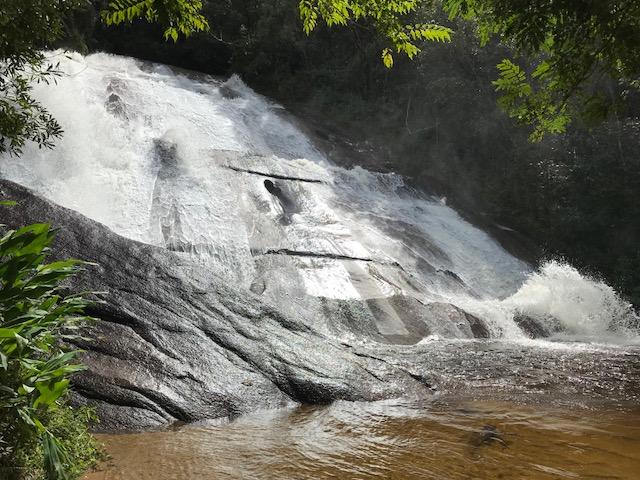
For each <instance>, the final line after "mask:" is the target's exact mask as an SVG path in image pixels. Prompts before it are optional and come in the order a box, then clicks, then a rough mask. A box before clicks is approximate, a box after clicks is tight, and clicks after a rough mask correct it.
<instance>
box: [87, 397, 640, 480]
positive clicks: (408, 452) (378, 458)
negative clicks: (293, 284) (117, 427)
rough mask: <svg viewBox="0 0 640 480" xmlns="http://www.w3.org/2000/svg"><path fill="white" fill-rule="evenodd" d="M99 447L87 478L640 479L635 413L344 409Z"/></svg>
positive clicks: (506, 406) (449, 404)
mask: <svg viewBox="0 0 640 480" xmlns="http://www.w3.org/2000/svg"><path fill="white" fill-rule="evenodd" d="M100 439H101V440H102V441H103V442H104V443H105V444H106V446H107V450H108V452H109V453H110V455H111V456H112V458H111V460H110V461H109V462H107V464H106V465H104V466H103V469H102V471H99V472H96V473H93V474H91V475H89V476H88V477H87V480H145V479H149V480H151V479H153V480H183V479H184V480H187V479H188V480H196V479H203V480H209V479H211V480H214V479H295V480H304V479H314V480H315V479H324V478H336V479H378V478H380V479H438V480H443V479H536V480H539V479H558V478H580V479H603V478H607V479H637V478H640V407H638V406H637V405H636V406H632V407H630V408H627V409H623V410H618V409H617V410H613V409H606V408H590V409H586V408H580V409H577V408H576V409H557V408H554V407H540V406H537V407H532V406H522V405H517V404H514V403H498V402H488V401H466V400H465V401H448V400H443V399H439V400H436V401H435V402H433V403H431V404H428V405H425V404H424V403H423V404H421V405H416V404H408V403H400V402H398V401H395V402H378V403H350V402H337V403H334V404H333V405H330V406H326V407H299V408H295V409H290V410H279V411H269V412H258V413H255V414H252V415H248V416H244V417H241V418H238V419H236V420H234V421H232V422H229V423H225V424H217V425H197V426H193V425H191V426H185V427H183V428H180V429H178V430H173V431H162V432H153V433H142V434H128V435H101V436H100Z"/></svg>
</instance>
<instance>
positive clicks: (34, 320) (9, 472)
mask: <svg viewBox="0 0 640 480" xmlns="http://www.w3.org/2000/svg"><path fill="white" fill-rule="evenodd" d="M53 238H54V232H53V231H52V230H51V228H50V226H49V225H47V224H34V225H29V226H26V227H23V228H20V229H18V230H9V231H7V232H6V233H5V234H4V236H2V237H1V238H0V478H3V479H4V478H8V479H28V478H47V479H49V480H66V479H71V478H77V477H78V476H79V475H80V473H82V472H81V470H82V469H84V468H85V467H86V466H87V465H89V464H91V463H93V462H94V461H95V460H96V459H97V451H98V450H97V448H96V444H95V442H94V441H93V440H91V437H90V436H89V434H88V433H87V426H88V423H89V420H90V419H91V416H90V414H89V413H88V411H87V410H73V409H70V407H68V406H67V405H66V403H65V399H66V397H67V394H68V388H69V381H70V376H71V375H72V374H73V373H75V372H78V371H79V370H82V369H83V366H82V365H80V364H79V363H77V355H78V353H79V352H78V351H76V350H73V349H71V348H69V346H68V342H69V341H70V340H73V339H74V338H78V337H77V335H78V333H77V329H78V328H79V327H80V325H81V324H82V323H84V322H86V321H87V320H88V319H89V318H88V317H86V316H84V314H83V311H84V308H85V307H86V306H87V305H88V301H87V300H86V299H85V298H83V296H82V295H64V294H63V290H62V289H61V282H63V281H64V280H65V279H67V278H69V277H70V276H72V275H73V274H74V273H76V272H77V271H78V269H79V268H80V267H81V265H82V262H80V261H78V260H64V261H58V262H53V263H49V264H47V263H45V259H46V255H47V252H48V248H49V245H50V244H51V242H52V240H53ZM82 444H84V446H83V445H82ZM38 472H39V474H38Z"/></svg>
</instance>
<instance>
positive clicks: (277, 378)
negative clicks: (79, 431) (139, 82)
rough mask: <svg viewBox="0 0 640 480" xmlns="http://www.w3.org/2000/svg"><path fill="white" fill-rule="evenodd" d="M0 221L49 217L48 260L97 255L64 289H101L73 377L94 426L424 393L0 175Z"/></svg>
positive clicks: (388, 368)
mask: <svg viewBox="0 0 640 480" xmlns="http://www.w3.org/2000/svg"><path fill="white" fill-rule="evenodd" d="M0 191H1V193H2V197H1V198H6V199H12V200H16V201H17V202H18V206H16V207H0V223H3V224H6V225H7V226H8V227H12V228H13V227H18V226H21V225H25V224H28V223H35V222H49V223H51V224H53V225H54V226H55V227H56V228H57V229H58V235H57V238H56V240H55V243H54V246H53V252H52V259H53V258H65V257H75V258H81V259H83V260H87V261H90V262H95V263H97V264H98V265H99V266H98V267H88V268H87V270H86V271H85V272H83V273H82V274H80V275H79V276H78V277H77V278H75V279H74V280H73V282H72V284H71V285H70V287H71V288H72V290H74V291H80V290H90V291H96V292H104V294H101V295H100V296H101V298H102V299H103V300H104V301H105V302H106V303H105V304H104V305H96V306H95V307H94V308H92V310H91V312H90V313H91V314H92V315H94V316H95V317H96V318H98V319H99V321H98V322H97V323H96V324H95V325H93V326H92V327H91V328H90V331H89V332H88V333H89V336H90V337H91V338H92V340H91V341H89V342H82V343H79V345H78V346H80V347H81V348H83V349H85V350H86V353H85V354H84V358H83V361H84V362H85V363H86V364H87V366H88V370H87V371H86V372H83V373H81V374H79V375H78V376H76V377H75V390H76V392H77V397H78V398H77V401H79V402H90V403H92V404H95V405H96V406H97V409H98V414H99V416H100V417H101V421H102V424H101V428H103V429H106V430H114V429H120V430H121V429H138V428H145V427H154V426H160V425H164V424H168V423H172V422H175V421H184V422H190V421H196V420H200V419H206V418H218V417H229V416H236V415H240V414H242V413H245V412H249V411H252V410H256V409H266V408H274V407H279V406H283V405H286V404H289V403H292V402H302V403H328V402H331V401H333V400H336V399H345V400H377V399H384V398H391V397H398V396H402V395H407V394H409V395H416V394H417V395H421V394H424V393H426V392H427V391H428V389H427V388H426V387H425V385H424V379H416V378H414V376H412V375H411V374H409V373H408V372H407V371H406V370H404V369H403V368H401V367H396V366H393V365H392V364H391V363H389V362H386V361H385V360H384V359H379V358H375V357H374V356H371V355H367V354H363V353H361V352H358V351H356V350H355V349H353V348H352V347H350V346H349V345H345V344H343V343H341V342H339V341H337V340H336V339H334V338H329V337H327V336H326V335H324V334H323V333H320V332H319V331H318V330H316V329H315V328H313V323H312V322H310V321H309V322H305V321H304V319H301V318H296V317H294V316H291V315H285V314H282V313H281V312H279V311H277V310H276V309H275V308H274V307H272V306H270V305H269V304H267V303H265V301H264V299H262V298H261V297H260V296H258V295H256V294H254V293H252V292H251V291H249V290H244V289H241V288H234V286H233V285H228V284H227V282H225V281H223V280H222V279H221V277H219V276H218V275H217V274H216V273H215V272H213V271H211V269H209V268H204V267H202V266H198V265H195V264H193V263H192V262H190V261H189V260H188V259H186V258H185V257H184V256H180V255H178V254H176V253H174V252H171V251H168V250H165V249H160V248H157V247H153V246H150V245H146V244H142V243H138V242H135V241H132V240H129V239H126V238H123V237H120V236H118V235H116V234H115V233H113V232H112V231H110V230H109V229H108V228H106V227H105V226H103V225H101V224H99V223H97V222H95V221H92V220H90V219H88V218H86V217H84V216H82V215H80V214H78V213H76V212H74V211H71V210H68V209H65V208H62V207H60V206H58V205H55V204H53V203H51V202H49V201H47V200H44V199H42V198H40V197H38V196H36V195H35V194H33V193H31V192H30V191H29V190H27V189H26V188H24V187H21V186H19V185H17V184H14V183H11V182H8V181H0Z"/></svg>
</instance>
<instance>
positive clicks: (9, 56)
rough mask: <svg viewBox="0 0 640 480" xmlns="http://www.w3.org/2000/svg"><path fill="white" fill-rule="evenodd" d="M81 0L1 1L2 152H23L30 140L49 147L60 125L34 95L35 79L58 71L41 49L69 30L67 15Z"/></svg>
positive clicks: (44, 79)
mask: <svg viewBox="0 0 640 480" xmlns="http://www.w3.org/2000/svg"><path fill="white" fill-rule="evenodd" d="M82 4H83V2H82V0H68V1H61V0H3V1H2V5H0V153H1V152H5V151H9V152H12V153H14V154H20V153H21V151H22V147H23V146H24V143H25V142H26V141H33V142H36V143H38V144H39V145H42V146H44V147H49V146H51V145H52V141H53V139H55V138H56V137H59V136H60V135H61V133H62V129H61V128H60V125H58V123H57V122H56V121H55V119H54V118H53V117H52V116H51V115H50V114H49V113H48V112H47V111H46V110H45V109H44V108H42V106H41V105H40V104H39V103H38V102H37V101H35V100H34V99H33V98H32V97H31V94H30V92H31V87H32V84H33V83H35V82H50V81H52V80H54V79H55V76H56V74H57V72H56V70H55V67H54V65H53V64H51V63H46V62H45V60H46V58H45V54H44V53H43V52H42V51H41V49H43V48H47V47H48V46H50V45H51V44H52V42H54V41H55V40H57V39H58V38H60V37H61V36H62V35H63V33H64V22H63V20H64V17H65V15H67V14H68V13H69V12H71V11H73V10H74V9H77V8H79V7H80V6H81V5H82Z"/></svg>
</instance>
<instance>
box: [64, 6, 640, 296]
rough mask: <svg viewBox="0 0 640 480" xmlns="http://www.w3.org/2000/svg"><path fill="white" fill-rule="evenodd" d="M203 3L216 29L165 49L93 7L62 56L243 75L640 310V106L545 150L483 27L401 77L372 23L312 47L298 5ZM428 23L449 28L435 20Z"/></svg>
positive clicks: (362, 155)
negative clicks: (389, 65)
mask: <svg viewBox="0 0 640 480" xmlns="http://www.w3.org/2000/svg"><path fill="white" fill-rule="evenodd" d="M205 4H206V5H205V13H206V16H207V17H208V19H209V22H210V24H211V27H212V28H211V31H210V32H208V33H203V34H197V35H195V36H194V37H192V38H190V39H189V40H187V41H181V42H179V43H177V44H173V43H169V44H167V43H166V42H164V41H163V40H162V31H161V29H160V27H157V26H152V25H147V24H144V23H140V24H136V25H134V26H129V27H117V28H113V27H105V26H104V25H103V24H101V22H99V21H98V15H97V11H99V9H100V7H101V5H104V2H101V1H94V6H95V9H88V10H87V11H85V12H83V13H79V14H77V15H75V17H74V18H73V19H69V21H68V25H67V27H68V32H69V34H68V37H67V38H66V39H65V41H64V45H63V46H67V47H71V48H74V49H77V50H80V51H83V52H85V53H86V52H92V51H107V52H112V53H117V54H123V55H131V56H135V57H138V58H142V59H147V60H152V61H157V62H162V63H167V64H171V65H175V66H178V67H183V68H188V69H193V70H198V71H202V72H206V73H210V74H214V75H221V76H226V75H230V74H232V73H236V74H238V75H240V76H241V77H242V79H243V80H244V81H245V82H246V83H248V84H249V85H250V86H251V87H252V88H254V89H255V90H257V91H258V92H260V93H262V94H264V95H267V96H269V97H272V98H274V99H275V100H277V101H278V102H280V103H281V104H283V105H284V106H286V107H287V108H288V109H289V110H290V111H291V112H293V113H294V114H295V115H297V116H298V117H299V118H301V119H302V120H303V121H304V122H305V123H306V125H307V126H308V127H309V128H310V129H311V130H313V132H314V134H315V135H316V137H317V138H319V139H321V140H325V141H326V143H327V145H349V149H352V150H356V151H358V152H359V153H358V154H356V155H354V156H352V157H351V158H352V160H351V161H352V162H353V163H354V164H359V165H362V166H363V167H366V168H369V169H374V170H380V171H395V172H398V173H401V174H404V175H406V176H408V177H410V178H411V179H412V181H413V182H414V183H415V184H417V185H419V186H421V187H423V188H426V189H427V190H429V191H431V192H433V193H435V194H438V195H442V196H446V197H447V199H448V201H449V203H450V204H452V205H454V206H456V207H458V208H459V209H461V210H462V211H464V212H467V214H468V215H469V216H470V218H471V219H472V220H473V221H475V222H476V223H479V224H481V225H482V226H484V227H487V228H490V229H492V231H494V232H496V233H500V232H501V231H502V232H504V231H505V230H504V229H503V228H500V227H497V225H500V226H503V227H508V228H509V229H513V230H515V232H517V233H518V234H519V235H520V236H521V237H522V238H526V239H529V240H530V241H529V242H516V243H517V244H518V245H521V246H522V245H535V247H532V246H527V247H525V248H524V249H522V247H520V251H519V252H516V253H520V254H523V255H524V256H525V257H527V258H528V259H529V260H531V261H534V262H535V261H539V260H541V259H545V258H560V259H564V260H566V261H569V262H571V263H572V264H574V265H575V266H577V267H578V268H580V269H581V270H582V271H584V272H586V273H589V274H591V275H594V276H596V277H603V279H605V280H606V281H607V282H608V283H609V284H610V285H612V286H613V287H615V288H616V289H618V290H619V291H620V292H622V293H623V294H624V295H626V296H627V298H629V299H630V300H631V301H632V302H633V303H634V304H635V305H636V306H638V305H640V244H639V240H640V202H639V201H638V193H639V192H640V121H639V120H638V115H639V113H640V104H634V102H633V101H632V102H631V104H630V105H629V106H628V110H627V113H626V115H625V116H624V117H619V118H613V119H610V120H609V121H607V122H606V123H604V124H603V125H600V126H598V127H596V128H589V126H586V125H578V124H576V125H573V126H572V127H571V128H570V129H569V131H568V132H567V133H566V134H563V135H561V136H554V137H552V136H547V138H545V139H544V140H543V141H542V142H540V143H535V144H533V143H531V142H529V140H528V134H529V131H527V129H523V128H521V127H517V126H515V125H514V123H513V122H512V121H511V120H510V119H509V118H507V116H506V115H505V114H504V113H503V112H502V111H501V110H500V109H499V107H498V106H497V104H496V99H497V95H496V94H495V92H494V90H493V87H492V85H491V81H492V80H494V79H495V78H496V77H497V71H496V68H495V65H496V64H497V63H498V62H500V61H501V60H502V59H503V58H508V57H509V56H510V51H509V49H508V48H507V47H505V46H501V45H497V44H490V45H489V46H487V47H484V48H482V49H481V48H480V47H479V42H478V41H477V38H476V36H475V32H474V28H473V25H469V24H462V23H458V24H455V25H453V27H454V28H455V30H456V35H455V39H454V41H453V42H452V43H450V44H431V45H427V46H425V48H424V50H423V52H422V53H421V54H420V55H419V56H418V57H417V58H416V59H414V60H413V61H409V60H406V59H405V60H402V59H399V60H398V61H397V62H396V65H395V67H394V68H393V69H391V70H389V69H386V68H385V67H384V66H383V64H382V61H381V59H380V51H381V50H382V48H383V47H384V45H383V43H382V41H381V40H380V39H379V38H378V37H377V35H376V34H375V32H374V31H373V30H371V29H369V28H367V26H366V25H353V26H350V27H348V28H340V29H332V30H327V29H323V28H319V29H318V30H317V31H316V32H314V33H313V34H312V35H311V36H309V37H307V36H306V35H305V34H304V33H303V32H302V28H301V23H300V20H299V17H298V9H297V8H298V2H297V1H296V0H223V1H208V2H205ZM416 15H417V16H418V17H420V19H422V20H436V21H437V22H439V23H441V24H443V23H447V20H446V18H443V17H442V16H441V15H440V14H438V12H436V11H432V10H424V11H421V12H418V13H417V14H416ZM636 103H637V102H636ZM340 150H341V149H339V148H336V150H335V152H334V154H335V155H336V158H337V157H339V156H340ZM337 159H338V161H341V162H342V163H345V161H346V160H345V158H344V157H342V158H337ZM511 236H513V235H511ZM514 245H515V244H514ZM508 246H509V245H508ZM511 246H512V247H513V245H511Z"/></svg>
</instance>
